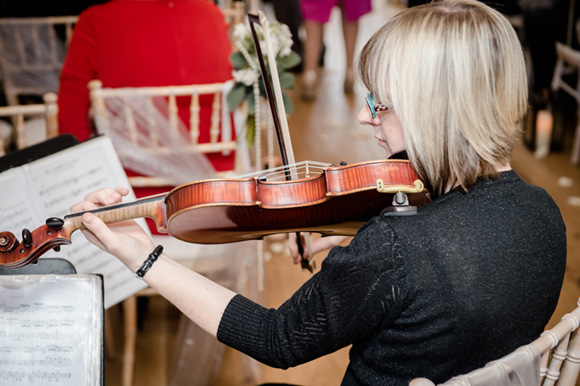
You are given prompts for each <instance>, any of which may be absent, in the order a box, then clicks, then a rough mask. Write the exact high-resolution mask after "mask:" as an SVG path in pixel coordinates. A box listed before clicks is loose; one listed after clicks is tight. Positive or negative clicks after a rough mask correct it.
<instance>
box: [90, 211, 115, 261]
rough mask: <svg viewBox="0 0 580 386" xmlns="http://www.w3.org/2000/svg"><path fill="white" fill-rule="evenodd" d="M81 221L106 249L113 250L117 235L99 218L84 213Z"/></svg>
mask: <svg viewBox="0 0 580 386" xmlns="http://www.w3.org/2000/svg"><path fill="white" fill-rule="evenodd" d="M81 221H82V222H83V225H84V226H85V228H87V229H88V230H89V231H90V232H91V233H92V234H93V235H94V236H95V237H96V238H97V239H98V240H99V241H100V243H101V244H103V246H104V247H105V248H106V249H108V250H109V251H111V252H113V249H115V248H116V243H117V241H118V238H119V237H118V236H117V235H116V234H115V233H114V232H113V231H112V230H111V229H110V228H109V227H108V226H107V225H106V224H105V223H104V222H103V221H102V220H101V219H100V218H98V217H97V216H95V215H94V214H92V213H85V214H83V216H82V217H81Z"/></svg>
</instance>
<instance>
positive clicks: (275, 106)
mask: <svg viewBox="0 0 580 386" xmlns="http://www.w3.org/2000/svg"><path fill="white" fill-rule="evenodd" d="M248 20H249V22H250V30H251V32H252V39H253V40H254V46H255V48H256V53H257V55H258V62H259V64H260V72H261V73H262V79H263V81H264V88H265V89H266V95H267V97H268V102H269V105H270V110H271V111H272V118H273V121H274V127H275V128H276V134H277V137H278V145H279V147H280V157H281V158H282V163H283V164H284V165H285V166H288V167H289V174H288V173H287V174H286V179H287V180H295V179H298V175H297V173H296V169H295V168H293V167H292V166H291V165H294V164H295V163H296V160H295V158H294V151H293V148H292V140H291V138H290V130H289V128H288V120H287V118H286V108H285V107H284V102H283V101H284V100H283V97H282V87H281V86H280V78H279V75H278V67H277V66H276V58H275V55H274V48H273V45H272V40H271V38H270V28H269V23H268V19H267V18H266V15H265V14H264V12H262V11H258V15H254V14H250V13H249V14H248ZM254 24H259V25H260V26H261V27H262V31H263V33H264V42H265V43H266V50H267V52H268V66H269V68H270V73H271V79H270V78H268V71H267V70H266V64H265V62H264V56H263V54H262V49H261V46H260V41H259V39H258V35H257V33H256V29H255V26H254ZM272 85H273V88H274V92H275V94H276V97H275V98H274V94H273V93H272ZM304 241H305V243H306V249H307V251H308V253H309V256H310V258H309V259H306V258H304V246H303V245H302V237H301V235H300V233H299V232H296V242H297V244H298V252H299V253H300V255H301V256H302V260H301V261H300V264H301V266H302V268H303V269H307V270H308V271H310V272H313V266H314V257H313V256H312V247H311V241H310V235H309V234H308V233H305V234H304Z"/></svg>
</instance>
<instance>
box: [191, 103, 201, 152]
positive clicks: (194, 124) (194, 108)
mask: <svg viewBox="0 0 580 386" xmlns="http://www.w3.org/2000/svg"><path fill="white" fill-rule="evenodd" d="M200 110H201V107H200V105H199V94H198V93H197V92H194V93H193V95H192V96H191V104H190V106H189V112H190V114H189V132H190V137H191V143H193V144H198V143H199V124H200V122H201V120H200V118H199V113H200Z"/></svg>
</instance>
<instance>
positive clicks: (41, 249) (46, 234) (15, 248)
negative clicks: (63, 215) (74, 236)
mask: <svg viewBox="0 0 580 386" xmlns="http://www.w3.org/2000/svg"><path fill="white" fill-rule="evenodd" d="M49 220H53V221H50V222H51V225H43V226H41V227H38V228H36V229H35V230H33V231H32V232H31V231H30V230H28V229H24V230H23V231H22V242H20V241H18V239H17V238H16V236H14V234H13V233H11V232H0V265H1V266H5V267H7V268H20V267H23V266H25V265H28V264H30V263H34V262H35V261H36V260H38V258H39V257H40V256H42V255H43V254H44V253H45V252H47V251H49V250H50V249H57V248H60V246H61V245H68V244H70V243H71V241H70V233H71V232H70V231H68V230H66V229H65V228H64V227H63V225H64V221H63V220H60V219H56V218H51V219H49ZM49 220H47V223H49ZM56 220H60V222H59V221H56ZM59 224H60V225H59ZM55 225H56V226H55ZM57 228H58V229H57Z"/></svg>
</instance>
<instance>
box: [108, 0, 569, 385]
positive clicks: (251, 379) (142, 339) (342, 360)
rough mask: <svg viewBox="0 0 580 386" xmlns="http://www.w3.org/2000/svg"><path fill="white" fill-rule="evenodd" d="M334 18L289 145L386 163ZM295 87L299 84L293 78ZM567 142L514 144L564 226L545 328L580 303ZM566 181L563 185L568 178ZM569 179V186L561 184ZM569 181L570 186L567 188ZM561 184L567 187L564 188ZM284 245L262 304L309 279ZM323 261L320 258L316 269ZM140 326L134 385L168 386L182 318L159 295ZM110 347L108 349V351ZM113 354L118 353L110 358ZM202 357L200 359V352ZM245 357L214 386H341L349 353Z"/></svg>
mask: <svg viewBox="0 0 580 386" xmlns="http://www.w3.org/2000/svg"><path fill="white" fill-rule="evenodd" d="M381 4H383V6H381V7H379V8H378V9H375V11H374V12H373V13H372V14H371V15H368V16H365V19H364V20H363V23H362V27H361V31H360V36H359V41H360V42H361V44H362V42H364V41H366V40H367V39H368V37H369V36H370V34H372V32H374V30H376V28H378V27H379V26H380V25H382V24H383V23H384V21H386V20H387V19H388V18H389V17H390V16H391V15H392V14H393V13H394V12H397V9H396V8H393V7H392V6H390V5H388V4H387V6H385V5H384V4H385V2H383V3H381ZM337 17H338V15H336V14H333V18H332V20H331V23H330V24H329V25H328V26H327V29H326V35H325V36H326V37H325V39H326V40H325V41H326V48H327V54H326V61H325V67H324V69H323V70H321V72H320V80H321V81H320V87H319V90H318V98H317V100H316V101H314V102H312V103H304V102H302V101H300V98H299V94H298V92H299V88H298V89H297V90H295V91H293V92H291V96H292V99H293V101H294V103H295V112H294V113H293V114H292V116H291V117H290V118H289V125H290V129H291V133H292V140H293V147H294V151H295V153H296V159H297V160H305V159H309V160H316V161H325V162H333V163H338V162H340V161H345V162H349V163H352V162H359V161H365V160H371V159H380V158H383V154H382V150H380V149H379V147H378V146H377V145H376V141H375V140H374V139H373V134H372V130H371V129H369V128H366V127H362V126H360V125H359V124H358V122H357V121H356V116H357V113H358V111H359V109H360V108H361V107H362V105H363V97H364V93H365V91H364V90H362V88H358V87H359V86H357V88H356V89H355V94H354V95H344V94H343V91H342V81H343V74H344V69H343V67H342V66H343V63H344V60H343V59H342V55H343V52H344V49H343V48H342V45H341V44H342V43H341V41H340V40H337V38H336V37H340V36H341V32H340V25H339V23H337V20H338V18H337ZM297 80H298V81H299V79H297ZM569 159H570V141H568V142H567V145H566V149H565V150H564V151H562V152H559V153H552V154H549V155H548V156H547V157H545V158H542V159H538V158H536V157H535V156H534V154H532V153H531V152H530V151H529V150H528V149H527V148H526V147H524V146H523V145H522V146H518V147H517V148H516V150H515V153H514V160H513V167H514V169H515V170H516V171H517V172H518V173H519V174H520V175H521V176H522V177H523V178H524V179H525V180H527V181H528V182H530V183H532V184H536V185H539V186H541V187H543V188H544V189H546V190H547V191H548V192H549V193H550V194H551V195H552V197H553V198H554V200H555V201H556V203H557V204H558V205H559V207H560V209H561V211H562V214H563V216H564V220H565V222H566V226H567V234H568V266H567V272H566V277H565V282H564V287H563V290H562V294H561V297H560V302H559V304H558V307H557V309H556V312H555V314H554V316H553V318H552V321H551V322H550V326H551V325H553V324H554V323H556V322H557V321H558V320H559V319H560V318H561V317H562V316H563V315H564V314H565V313H566V312H567V311H568V310H571V309H572V308H574V307H575V305H576V301H577V300H578V298H579V297H580V206H578V205H579V204H578V202H577V201H579V200H580V198H579V197H580V167H573V166H571V165H570V161H569ZM566 179H568V180H566ZM563 181H564V182H566V181H568V184H567V185H566V184H563V183H562V182H563ZM570 182H571V185H570ZM562 185H566V186H562ZM280 243H281V241H280V240H278V239H276V240H269V241H267V242H266V250H267V253H266V257H268V258H269V260H267V262H266V263H265V290H264V292H262V293H261V295H260V296H261V298H262V299H263V304H264V305H265V306H268V307H277V306H279V305H280V304H281V303H282V302H283V301H284V300H285V299H286V298H287V297H289V296H290V295H291V294H292V293H293V291H294V290H296V289H297V288H298V287H299V286H300V285H301V284H302V283H303V282H304V281H306V280H307V279H308V278H309V277H310V274H309V273H308V272H305V271H302V270H301V269H300V268H299V267H297V266H294V265H292V264H291V262H290V261H289V258H288V257H287V256H286V254H285V252H284V251H285V249H284V246H283V245H282V248H281V250H282V252H280V251H279V247H280V246H281V245H280ZM323 257H324V256H317V261H318V265H320V260H321V259H323ZM111 315H112V318H111V321H112V323H113V324H114V327H115V328H116V330H117V339H116V347H115V350H111V351H114V353H113V354H111V355H112V356H109V357H108V358H107V359H106V364H105V372H106V375H105V384H106V385H107V386H117V385H121V365H122V360H123V359H122V357H121V355H120V353H119V349H120V347H119V345H120V344H121V342H122V340H121V337H120V336H119V334H118V332H119V331H118V330H119V323H121V318H120V316H121V310H120V309H119V307H115V308H113V309H112V310H111ZM142 320H143V326H142V328H141V329H140V330H139V332H138V337H137V351H136V364H135V368H134V369H135V378H134V385H138V386H163V385H168V384H169V383H168V379H169V373H170V371H171V370H170V369H171V366H172V365H171V364H172V360H173V359H172V358H173V349H174V340H175V336H176V331H177V328H178V325H179V320H180V316H179V313H178V312H177V311H176V310H175V309H174V308H173V307H172V305H170V304H168V303H167V302H166V301H164V300H163V299H162V298H160V297H158V296H156V297H152V298H150V300H149V304H148V306H147V308H146V309H145V314H144V315H143V316H142ZM109 348H112V347H109ZM115 352H116V354H115ZM198 355H199V357H200V358H201V357H203V356H204V355H205V353H204V352H199V353H198ZM242 357H243V356H242V354H239V353H237V352H235V351H234V350H231V349H225V351H224V356H223V360H222V361H221V364H222V366H221V368H219V369H216V372H217V375H216V378H217V379H216V381H215V382H213V383H212V384H213V385H218V386H226V385H227V386H236V385H246V384H247V385H252V384H254V385H255V384H259V383H264V382H285V383H291V384H299V385H311V386H315V385H316V386H325V385H338V384H339V383H340V380H341V378H342V375H343V373H344V371H345V368H346V364H347V362H348V352H347V350H346V349H345V350H341V351H339V352H336V353H334V354H332V355H329V356H327V357H324V358H320V359H318V360H315V361H313V362H310V363H307V364H305V365H303V366H300V367H298V368H294V369H290V370H286V371H282V370H276V369H271V368H268V367H266V366H263V365H260V364H258V363H256V362H253V361H252V362H250V363H251V364H250V366H248V363H247V362H248V361H247V360H244V361H242ZM185 384H187V385H198V384H200V385H203V384H208V383H207V382H206V381H204V380H202V379H201V378H199V377H195V375H193V376H192V379H191V380H190V381H189V382H187V383H175V385H179V386H180V385H185Z"/></svg>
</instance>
